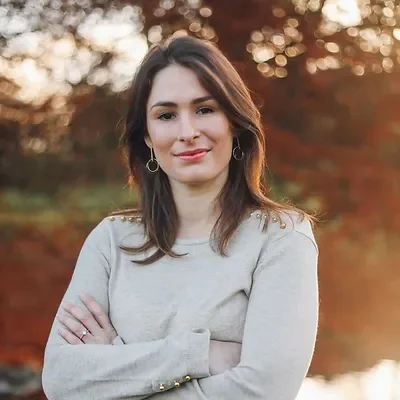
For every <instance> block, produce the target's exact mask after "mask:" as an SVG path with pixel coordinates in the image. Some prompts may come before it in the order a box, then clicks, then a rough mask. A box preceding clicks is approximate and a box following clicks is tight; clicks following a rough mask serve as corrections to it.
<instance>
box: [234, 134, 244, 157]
mask: <svg viewBox="0 0 400 400" xmlns="http://www.w3.org/2000/svg"><path fill="white" fill-rule="evenodd" d="M235 137H236V140H237V146H236V147H235V148H234V149H233V151H232V155H233V158H234V159H235V160H238V161H240V160H243V157H244V152H243V150H242V149H241V148H240V143H239V138H238V137H237V136H235Z"/></svg>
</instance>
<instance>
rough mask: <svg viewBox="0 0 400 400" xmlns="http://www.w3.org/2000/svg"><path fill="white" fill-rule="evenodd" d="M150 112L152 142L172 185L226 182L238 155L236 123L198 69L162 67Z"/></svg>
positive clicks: (152, 94) (151, 93)
mask: <svg viewBox="0 0 400 400" xmlns="http://www.w3.org/2000/svg"><path fill="white" fill-rule="evenodd" d="M146 112H147V130H148V136H147V137H146V138H145V140H146V144H147V145H148V146H149V147H150V146H151V147H153V150H154V155H155V158H156V159H157V161H158V163H159V165H160V168H161V169H162V170H163V171H164V172H165V173H166V174H167V175H168V177H169V180H170V182H171V185H172V186H174V185H176V184H186V185H198V184H204V183H211V181H216V182H218V183H220V184H222V185H223V184H224V183H225V181H226V179H227V176H228V168H229V161H230V159H231V155H232V141H233V136H232V132H231V129H230V124H229V121H228V118H227V117H226V115H225V114H224V113H223V112H222V110H221V108H220V106H219V104H218V103H217V102H216V100H215V99H214V98H212V96H211V95H210V93H208V92H207V91H206V90H205V89H204V88H203V87H202V86H201V84H200V82H199V80H198V79H197V76H196V74H195V73H194V72H193V71H192V70H190V69H188V68H185V67H182V66H179V65H169V66H168V67H166V68H164V69H162V70H161V71H160V72H158V73H157V74H156V76H155V78H154V81H153V86H152V89H151V92H150V96H149V100H148V103H147V109H146ZM149 158H150V151H149ZM152 167H153V166H152Z"/></svg>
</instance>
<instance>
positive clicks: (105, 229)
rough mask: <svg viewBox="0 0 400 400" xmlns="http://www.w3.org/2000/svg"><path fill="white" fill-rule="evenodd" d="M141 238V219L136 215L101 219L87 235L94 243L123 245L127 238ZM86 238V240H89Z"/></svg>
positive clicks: (118, 215) (130, 214)
mask: <svg viewBox="0 0 400 400" xmlns="http://www.w3.org/2000/svg"><path fill="white" fill-rule="evenodd" d="M139 236H140V237H143V224H142V217H141V215H139V214H138V213H124V214H122V213H121V214H114V215H109V216H107V217H105V218H103V219H102V220H101V221H100V222H99V223H98V224H97V225H96V227H95V228H94V229H93V230H92V232H91V233H90V235H89V238H90V237H91V238H92V240H95V241H96V242H102V243H109V244H116V245H117V246H119V245H124V242H125V241H126V240H129V238H137V237H139ZM89 238H88V239H89Z"/></svg>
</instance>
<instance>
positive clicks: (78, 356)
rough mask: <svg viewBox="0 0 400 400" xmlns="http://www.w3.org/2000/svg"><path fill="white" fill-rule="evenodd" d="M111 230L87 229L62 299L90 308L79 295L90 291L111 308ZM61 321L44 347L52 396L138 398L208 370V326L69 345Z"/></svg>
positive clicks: (45, 379)
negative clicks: (141, 338)
mask: <svg viewBox="0 0 400 400" xmlns="http://www.w3.org/2000/svg"><path fill="white" fill-rule="evenodd" d="M110 235H111V233H110V231H109V227H108V225H107V222H106V221H103V222H101V223H100V224H99V225H98V226H97V227H96V228H95V229H94V230H93V231H92V232H91V233H90V234H89V236H88V238H87V239H86V241H85V243H84V245H83V247H82V249H81V252H80V254H79V257H78V261H77V264H76V267H75V270H74V273H73V275H72V279H71V281H70V284H69V286H68V288H67V291H66V293H65V295H64V298H63V300H62V303H64V302H65V301H69V302H71V303H74V304H77V305H79V306H80V307H82V308H83V309H86V308H85V306H84V304H83V303H82V302H81V301H80V299H79V295H80V294H81V293H83V292H87V293H89V294H91V295H92V296H93V297H94V298H95V299H96V301H97V302H98V303H99V304H100V305H101V306H102V307H103V309H104V310H105V311H106V312H107V313H108V312H109V299H108V281H109V274H110V268H111V266H110V265H111V263H110V254H111V251H110V248H111V239H110V237H111V236H110ZM60 326H61V324H60V322H59V321H58V320H57V319H55V320H54V322H53V326H52V328H51V332H50V335H49V338H48V342H47V345H46V349H45V356H44V367H43V374H42V384H43V389H44V392H45V394H46V396H47V398H48V399H49V400H75V399H76V400H78V399H79V400H80V399H96V400H113V399H115V400H117V399H118V400H121V399H135V400H139V399H143V398H146V397H149V396H150V395H152V394H154V393H157V392H161V391H163V392H164V393H166V392H167V391H169V389H172V388H174V387H175V386H174V384H175V382H179V383H183V382H185V381H187V380H188V379H189V377H190V378H202V377H206V376H210V374H209V364H208V352H209V341H210V331H209V330H208V329H192V330H185V331H183V330H182V331H180V332H177V333H174V334H173V335H169V336H167V337H165V338H163V339H160V340H154V341H149V342H143V343H132V344H124V343H123V341H122V340H121V338H119V337H118V338H117V339H116V340H114V342H113V344H110V345H97V344H96V345H95V344H81V345H70V344H68V343H66V341H65V340H64V339H63V338H62V337H61V336H60V334H59V333H58V329H59V328H60ZM160 383H163V387H161V388H160ZM171 391H175V390H171Z"/></svg>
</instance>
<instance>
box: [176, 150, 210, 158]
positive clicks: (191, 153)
mask: <svg viewBox="0 0 400 400" xmlns="http://www.w3.org/2000/svg"><path fill="white" fill-rule="evenodd" d="M206 152H208V149H195V150H189V151H183V152H182V153H178V154H177V156H178V157H185V156H188V157H190V156H195V155H196V154H201V153H206Z"/></svg>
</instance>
